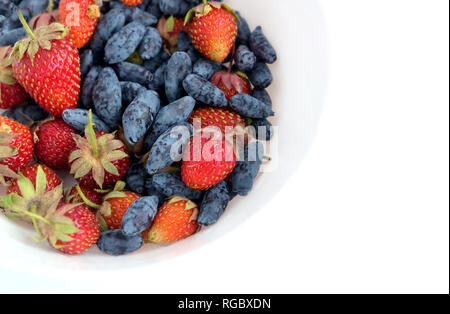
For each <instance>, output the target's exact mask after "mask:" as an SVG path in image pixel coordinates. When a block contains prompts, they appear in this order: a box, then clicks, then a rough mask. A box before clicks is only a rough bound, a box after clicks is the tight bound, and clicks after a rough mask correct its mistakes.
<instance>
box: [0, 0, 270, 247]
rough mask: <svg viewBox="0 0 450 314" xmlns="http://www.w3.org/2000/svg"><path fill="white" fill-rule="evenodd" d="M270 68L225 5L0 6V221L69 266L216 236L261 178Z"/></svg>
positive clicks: (260, 44) (13, 2) (188, 1)
mask: <svg viewBox="0 0 450 314" xmlns="http://www.w3.org/2000/svg"><path fill="white" fill-rule="evenodd" d="M74 8H76V10H74ZM74 12H75V13H74ZM74 14H75V16H74ZM276 60H277V54H276V52H275V50H274V48H273V46H272V45H271V44H270V43H269V41H268V40H267V38H266V36H265V35H264V34H263V32H262V28H261V27H257V28H256V29H255V30H254V31H253V32H252V31H251V30H250V28H249V25H248V24H247V22H246V20H245V19H244V18H243V17H242V16H241V15H240V14H239V12H237V11H234V10H233V9H231V8H230V7H229V6H228V5H226V4H224V3H222V1H213V2H207V1H206V0H121V1H120V0H115V1H112V0H111V1H106V0H103V1H101V0H60V1H56V0H53V1H52V0H50V1H49V0H22V1H21V0H0V88H1V89H0V108H1V109H4V110H2V115H1V116H0V183H1V184H2V185H3V186H4V187H5V188H4V190H5V192H4V193H3V196H2V197H1V198H0V208H1V209H0V210H1V211H2V212H3V213H4V214H5V215H6V216H7V217H9V218H11V219H19V220H24V221H26V222H29V223H30V224H31V225H33V227H34V229H35V231H36V236H35V237H34V238H35V240H36V241H48V242H49V244H50V245H51V246H52V247H54V248H55V249H57V250H59V251H61V252H63V253H66V254H71V255H75V254H80V253H83V252H84V251H86V250H88V249H89V248H91V247H92V246H94V245H97V246H98V248H99V249H100V250H101V251H103V252H105V253H107V254H110V255H123V254H128V253H131V252H134V251H136V250H138V249H139V248H141V247H142V246H143V245H144V243H171V242H175V241H179V240H181V239H184V238H187V237H189V236H191V235H193V234H194V233H196V232H197V231H198V230H199V229H200V228H201V227H204V226H210V225H212V224H214V223H216V222H217V221H218V220H219V218H220V217H221V216H222V214H223V213H224V211H225V209H226V208H227V206H228V204H229V202H230V201H231V200H232V199H233V198H234V197H235V196H237V195H241V196H245V195H247V194H248V193H249V192H250V190H251V189H252V187H253V182H254V180H255V178H256V177H257V175H258V173H259V172H260V169H261V165H262V162H263V154H264V146H263V142H264V141H269V140H271V138H272V136H273V128H272V125H271V123H270V122H269V121H268V118H269V117H271V116H273V115H274V112H273V110H272V101H271V98H270V96H269V94H268V92H267V91H266V88H267V87H269V86H270V85H271V84H272V81H273V77H272V73H271V71H270V69H269V67H268V65H270V64H273V63H275V62H276ZM230 130H231V132H230ZM55 170H58V171H62V173H64V171H66V172H67V173H70V174H71V175H72V176H73V178H74V179H75V180H76V181H77V184H76V185H75V186H74V187H73V188H71V189H69V190H68V191H63V185H62V182H61V180H60V179H59V177H58V175H57V174H56V173H55ZM58 173H61V172H58Z"/></svg>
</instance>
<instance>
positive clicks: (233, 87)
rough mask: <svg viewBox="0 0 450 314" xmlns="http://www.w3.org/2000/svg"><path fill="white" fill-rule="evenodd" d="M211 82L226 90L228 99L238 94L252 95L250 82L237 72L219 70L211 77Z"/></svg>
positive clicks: (223, 90)
mask: <svg viewBox="0 0 450 314" xmlns="http://www.w3.org/2000/svg"><path fill="white" fill-rule="evenodd" d="M211 83H213V84H214V85H215V86H217V87H218V88H219V89H220V90H221V91H222V92H224V94H225V97H226V98H227V100H230V99H231V97H233V96H235V95H237V94H247V95H250V94H251V93H252V86H251V84H250V82H249V81H248V80H247V79H246V78H244V77H241V76H239V75H238V74H236V73H227V72H223V71H221V72H217V73H216V74H214V75H213V77H212V78H211Z"/></svg>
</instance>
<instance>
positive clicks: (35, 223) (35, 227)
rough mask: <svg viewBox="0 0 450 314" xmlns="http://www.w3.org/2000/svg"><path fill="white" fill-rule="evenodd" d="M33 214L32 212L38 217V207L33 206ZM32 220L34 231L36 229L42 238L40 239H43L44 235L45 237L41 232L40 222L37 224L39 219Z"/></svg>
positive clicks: (33, 218)
mask: <svg viewBox="0 0 450 314" xmlns="http://www.w3.org/2000/svg"><path fill="white" fill-rule="evenodd" d="M31 212H32V213H33V214H35V215H36V205H33V206H31ZM31 220H32V221H33V226H34V229H35V230H36V232H37V233H38V235H39V237H40V238H43V237H44V235H43V234H42V232H41V228H39V224H38V222H37V218H35V217H32V218H31Z"/></svg>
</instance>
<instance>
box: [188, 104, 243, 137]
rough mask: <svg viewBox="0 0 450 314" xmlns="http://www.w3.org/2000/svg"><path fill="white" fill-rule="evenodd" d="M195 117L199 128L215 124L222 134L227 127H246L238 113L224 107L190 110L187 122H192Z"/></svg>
mask: <svg viewBox="0 0 450 314" xmlns="http://www.w3.org/2000/svg"><path fill="white" fill-rule="evenodd" d="M195 119H200V121H201V128H206V127H209V126H215V127H218V128H220V130H221V131H222V132H223V133H224V134H225V132H226V128H227V127H232V128H235V127H242V128H245V127H246V124H245V121H244V119H242V117H241V116H240V115H239V114H237V113H235V112H233V111H231V110H228V109H224V108H210V107H203V108H198V109H196V110H194V112H192V114H191V116H190V117H189V122H190V123H194V120H195Z"/></svg>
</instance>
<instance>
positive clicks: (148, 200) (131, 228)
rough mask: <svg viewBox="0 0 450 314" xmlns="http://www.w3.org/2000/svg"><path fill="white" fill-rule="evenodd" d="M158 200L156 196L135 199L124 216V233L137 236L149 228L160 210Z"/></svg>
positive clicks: (122, 226)
mask: <svg viewBox="0 0 450 314" xmlns="http://www.w3.org/2000/svg"><path fill="white" fill-rule="evenodd" d="M158 202H159V200H158V198H157V197H156V196H144V197H141V198H138V199H137V200H135V201H134V202H133V204H131V206H130V207H129V208H128V209H127V212H126V213H125V215H124V216H123V218H122V224H121V229H122V232H123V234H124V235H127V236H135V235H139V234H141V232H144V231H145V230H147V229H148V228H149V227H150V224H151V222H152V221H153V219H154V218H155V216H156V213H157V211H158Z"/></svg>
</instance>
